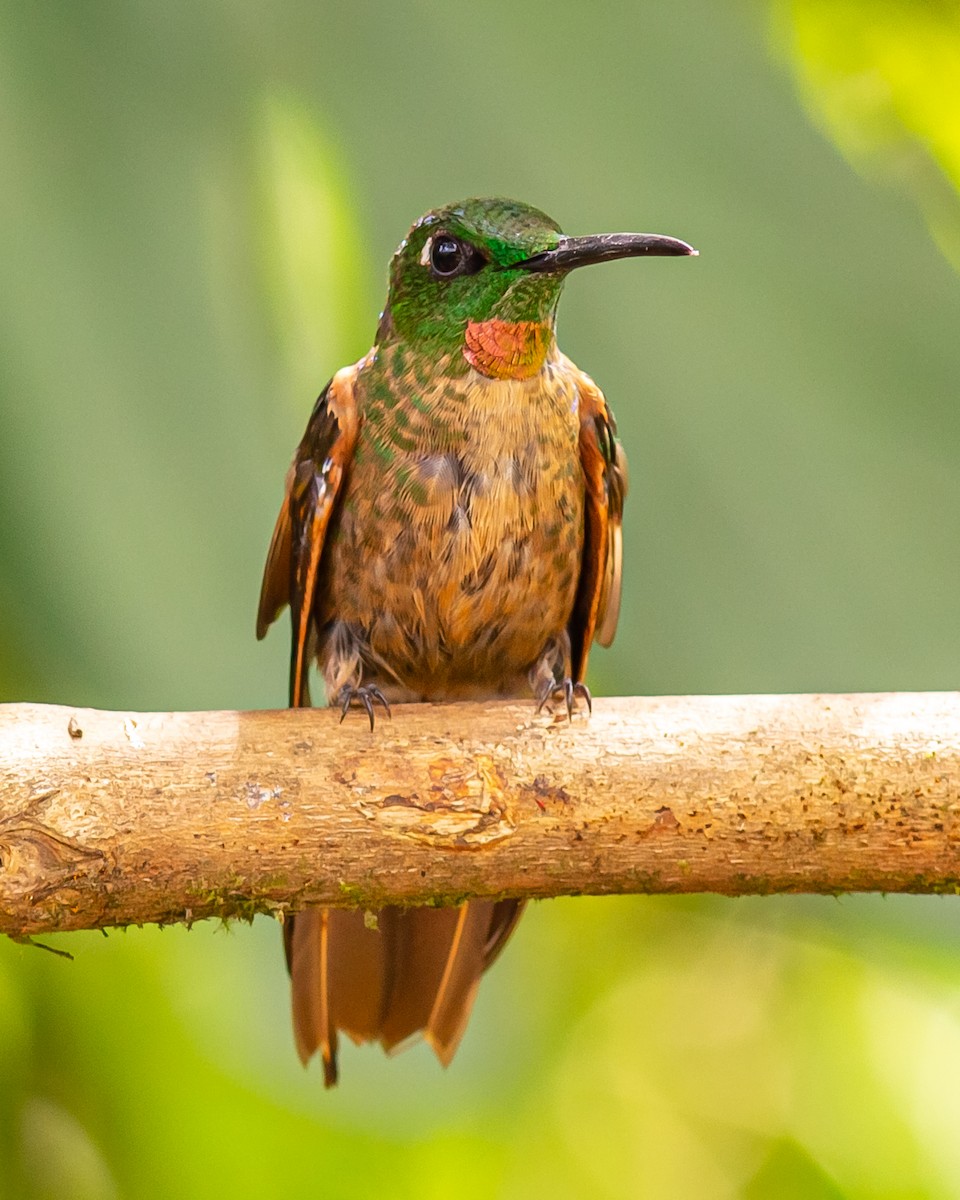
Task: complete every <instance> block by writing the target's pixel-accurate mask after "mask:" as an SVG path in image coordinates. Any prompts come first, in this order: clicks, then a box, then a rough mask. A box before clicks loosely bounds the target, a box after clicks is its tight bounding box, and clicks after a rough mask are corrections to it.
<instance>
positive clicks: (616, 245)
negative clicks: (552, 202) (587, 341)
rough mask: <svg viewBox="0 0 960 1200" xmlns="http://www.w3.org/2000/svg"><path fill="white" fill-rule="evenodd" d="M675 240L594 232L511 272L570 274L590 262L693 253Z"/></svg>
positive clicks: (523, 262)
mask: <svg viewBox="0 0 960 1200" xmlns="http://www.w3.org/2000/svg"><path fill="white" fill-rule="evenodd" d="M697 253H699V252H698V251H697V250H694V248H693V247H692V246H688V245H687V243H686V242H681V241H680V240H679V238H672V237H665V236H664V235H663V234H661V233H598V234H593V235H591V236H590V237H562V238H561V239H560V244H559V245H558V246H556V247H554V249H553V250H544V251H543V252H542V253H541V254H534V255H532V256H531V257H530V258H524V259H521V261H520V262H517V263H512V264H511V267H510V269H511V270H518V269H519V270H523V271H572V270H573V268H574V267H587V266H589V265H590V264H591V263H601V262H610V261H611V260H612V259H615V258H639V257H642V256H644V255H648V254H697Z"/></svg>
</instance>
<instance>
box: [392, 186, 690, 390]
mask: <svg viewBox="0 0 960 1200" xmlns="http://www.w3.org/2000/svg"><path fill="white" fill-rule="evenodd" d="M652 254H696V251H695V250H694V249H692V247H690V246H688V245H687V244H686V242H681V241H678V240H677V239H676V238H670V237H663V236H661V235H660V234H648V233H610V234H599V235H596V236H591V237H579V238H574V237H566V236H564V234H563V233H562V232H561V231H560V227H559V226H558V225H557V224H556V222H555V221H552V220H551V219H550V218H549V217H548V216H547V215H546V214H545V213H542V212H540V211H539V209H536V208H531V207H530V205H528V204H521V203H519V202H518V201H515V200H500V199H482V200H464V201H462V202H461V203H459V204H451V205H448V206H446V207H445V208H438V209H434V210H433V211H432V212H429V213H427V214H426V216H423V217H421V218H420V220H419V221H417V222H416V224H415V225H414V226H413V228H412V229H411V230H410V232H409V233H408V234H407V236H406V237H405V238H404V240H403V241H402V242H401V243H400V246H399V247H398V249H397V251H396V253H395V254H394V256H393V261H392V263H391V265H390V291H389V295H388V297H387V307H386V309H385V310H384V313H383V317H382V318H381V322H380V330H379V332H378V335H377V340H378V342H383V341H387V340H391V339H393V338H399V339H401V340H403V341H404V342H406V343H407V344H408V345H411V346H413V347H415V348H417V349H422V350H424V351H426V352H429V353H431V354H432V355H437V356H439V355H443V354H452V353H454V352H456V351H457V350H458V349H462V350H463V355H464V357H465V358H466V360H467V362H469V363H470V364H471V365H472V366H474V367H475V368H476V369H477V370H479V371H481V372H482V373H483V374H486V375H490V376H493V377H495V378H525V377H528V376H529V375H531V374H533V373H535V372H536V371H538V370H539V369H540V366H541V365H542V363H543V359H544V357H545V355H546V353H547V350H548V349H549V345H550V342H551V341H552V337H553V327H554V319H555V315H556V309H557V301H558V300H559V298H560V290H561V288H562V287H563V281H564V279H565V278H566V276H567V274H568V272H570V271H572V270H573V269H574V268H575V267H581V266H586V265H588V264H589V263H597V262H606V261H608V260H610V259H614V258H630V257H634V256H640V255H652Z"/></svg>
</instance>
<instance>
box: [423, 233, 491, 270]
mask: <svg viewBox="0 0 960 1200" xmlns="http://www.w3.org/2000/svg"><path fill="white" fill-rule="evenodd" d="M485 262H486V259H485V258H484V257H483V255H482V254H481V253H480V251H479V250H478V249H477V248H476V247H475V246H471V245H470V243H469V242H461V241H460V239H459V238H455V237H453V236H452V234H449V233H439V234H437V236H436V237H435V238H434V239H433V241H432V242H431V243H430V270H431V271H432V272H433V274H434V275H435V276H436V277H437V278H438V279H452V278H453V277H454V276H455V275H475V274H476V272H477V271H479V270H480V268H481V267H482V266H483V265H484V263H485Z"/></svg>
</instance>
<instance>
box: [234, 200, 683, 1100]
mask: <svg viewBox="0 0 960 1200" xmlns="http://www.w3.org/2000/svg"><path fill="white" fill-rule="evenodd" d="M696 253H697V251H696V250H694V249H693V248H692V247H691V246H689V245H687V243H686V242H682V241H679V240H678V239H676V238H672V237H665V236H662V235H659V234H646V233H613V234H600V235H597V236H590V237H567V236H565V235H564V234H563V233H562V232H561V230H560V227H559V226H558V225H557V224H556V222H554V221H553V220H551V219H550V218H549V217H548V216H546V215H545V214H544V213H542V212H540V211H539V210H538V209H536V208H532V207H530V206H529V205H527V204H522V203H519V202H517V201H512V200H504V199H471V200H465V201H462V202H460V203H457V204H451V205H448V206H446V207H443V208H437V209H434V210H433V211H431V212H428V213H427V214H426V215H425V216H423V217H421V218H420V219H419V220H418V221H417V222H416V223H415V224H414V225H413V227H412V228H411V229H410V231H409V233H408V234H407V236H406V237H405V238H404V239H403V241H402V242H401V243H400V246H399V248H398V249H397V251H396V253H395V254H394V256H393V259H392V261H391V264H390V273H389V292H388V296H387V303H386V307H385V308H384V310H383V312H382V314H381V316H380V321H379V325H378V327H377V332H376V337H375V340H374V344H373V347H372V349H371V350H370V351H369V352H368V353H367V354H365V355H364V357H363V358H361V359H360V360H359V362H356V363H354V364H353V365H352V366H348V367H344V368H343V369H342V370H340V371H338V372H337V373H336V374H335V375H334V376H333V378H332V379H331V380H330V382H329V383H328V384H327V386H326V387H325V388H324V389H323V391H322V392H321V393H320V397H319V399H318V400H317V402H316V404H315V405H314V407H313V411H312V413H311V415H310V419H309V421H308V423H307V428H306V432H305V433H304V435H303V439H302V440H301V442H300V444H299V446H298V447H297V450H296V452H295V454H294V457H293V463H292V465H291V467H290V469H289V471H288V473H287V478H286V489H285V497H284V501H283V504H282V507H281V509H280V515H279V516H278V518H277V522H276V526H275V529H274V532H273V538H272V540H271V543H270V549H269V552H268V555H267V563H266V568H265V571H264V577H263V585H262V589H261V594H260V606H259V612H258V616H257V637H258V638H262V637H263V636H264V635H265V634H266V631H267V628H268V626H269V625H270V624H271V623H272V622H273V621H274V620H276V618H277V617H278V616H279V614H280V613H281V612H282V611H283V609H284V608H285V607H286V606H287V605H289V607H290V612H291V621H292V646H291V659H290V705H291V706H292V707H303V706H308V705H309V704H310V692H309V686H308V671H309V668H310V666H311V665H312V664H313V663H314V662H316V664H317V666H318V668H319V671H320V674H321V676H322V678H323V682H324V685H325V689H326V697H327V701H328V703H329V704H331V705H336V706H338V707H339V708H340V710H341V720H343V718H344V717H345V716H346V715H347V713H348V712H350V711H351V710H352V709H357V710H359V711H360V712H361V715H363V714H365V715H366V717H367V718H368V720H369V723H370V729H371V732H372V731H373V728H374V717H375V711H376V710H382V711H383V712H384V713H385V714H387V715H389V714H390V705H391V704H396V703H404V702H413V701H444V700H464V699H490V698H494V697H513V698H517V697H522V696H524V695H530V694H531V693H532V697H533V700H534V702H535V703H536V704H537V705H538V706H539V707H541V708H542V707H543V706H544V705H551V706H552V705H553V704H559V705H561V706H562V707H564V708H565V709H566V714H567V716H568V717H570V718H572V715H573V713H574V710H575V709H576V708H578V707H579V704H580V701H582V702H583V704H584V705H586V707H587V709H590V708H591V707H592V705H591V696H590V692H589V691H588V689H587V686H586V684H585V683H584V675H585V673H586V669H587V658H588V655H589V652H590V646H591V643H592V642H593V641H594V640H597V641H598V642H600V644H601V645H605V646H606V645H609V644H610V642H611V641H612V640H613V636H614V633H615V631H616V626H617V618H618V614H619V610H620V591H621V566H622V535H621V521H622V515H623V502H624V496H625V494H626V490H627V468H626V459H625V457H624V454H623V450H622V449H621V446H620V443H619V442H618V440H617V436H616V424H615V422H614V418H613V414H612V413H611V411H610V408H609V407H608V405H607V402H606V400H605V399H604V396H603V393H602V392H601V391H600V389H599V388H598V387H597V385H596V384H595V383H594V382H593V380H592V379H591V378H590V377H589V376H588V375H586V374H585V373H584V372H583V371H581V370H580V369H579V368H578V367H577V366H575V365H574V363H572V362H571V361H570V359H568V358H567V357H566V356H565V355H564V354H562V353H561V351H560V350H559V349H558V347H557V343H556V337H555V322H556V311H557V303H558V301H559V298H560V292H561V289H562V287H563V283H564V280H565V279H566V277H567V275H568V274H569V273H570V272H571V271H572V270H574V269H576V268H578V267H583V266H587V265H588V264H591V263H601V262H609V261H611V260H613V259H618V258H630V257H644V256H647V255H689V254H696ZM522 908H523V903H522V901H519V900H513V899H506V900H498V901H492V900H471V901H469V902H468V903H466V904H463V905H460V906H459V907H451V908H399V907H387V908H383V909H381V910H380V911H379V912H378V913H376V914H375V920H371V919H370V917H369V914H364V913H362V912H360V911H348V910H340V909H326V908H312V909H306V910H305V911H303V912H298V913H297V914H296V915H295V916H293V917H288V919H287V920H286V921H285V923H284V943H285V951H286V960H287V966H288V969H289V972H290V976H291V992H292V1008H293V1027H294V1036H295V1040H296V1045H297V1050H298V1053H299V1055H300V1058H301V1060H302V1061H303V1063H304V1065H306V1064H307V1062H308V1061H309V1060H310V1058H311V1057H312V1056H313V1054H314V1053H315V1052H316V1051H317V1050H319V1051H320V1055H321V1058H322V1061H323V1072H324V1082H325V1084H326V1086H327V1087H330V1086H332V1085H333V1084H335V1083H336V1081H337V1049H338V1033H340V1032H343V1033H345V1034H347V1036H349V1037H350V1038H351V1039H352V1040H353V1041H355V1042H358V1043H359V1042H367V1041H379V1042H380V1043H381V1045H382V1046H383V1048H384V1049H385V1050H387V1051H388V1052H389V1051H392V1050H394V1049H396V1048H401V1047H402V1046H404V1045H405V1044H407V1043H408V1042H409V1041H411V1040H412V1039H413V1038H414V1037H415V1036H416V1035H422V1036H423V1037H424V1038H425V1039H426V1041H427V1042H428V1043H429V1044H430V1046H431V1047H432V1048H433V1050H434V1051H435V1053H436V1055H437V1057H438V1058H439V1059H440V1061H441V1063H443V1065H444V1066H446V1065H447V1064H448V1063H449V1062H450V1060H451V1059H452V1057H453V1055H454V1052H455V1051H456V1048H457V1046H458V1044H459V1042H460V1039H461V1037H462V1036H463V1033H464V1030H465V1028H466V1024H467V1020H468V1018H469V1015H470V1010H471V1007H472V1005H473V1001H474V998H475V996H476V992H477V988H478V986H479V982H480V977H481V975H482V974H483V972H484V971H485V970H486V969H487V968H488V967H489V966H490V965H491V963H492V962H493V961H494V959H495V958H496V957H497V955H498V954H499V952H500V951H501V950H502V948H503V946H504V943H505V942H506V940H507V938H508V937H509V936H510V934H511V932H512V931H513V929H514V927H515V926H516V923H517V921H518V919H519V917H520V914H521V911H522Z"/></svg>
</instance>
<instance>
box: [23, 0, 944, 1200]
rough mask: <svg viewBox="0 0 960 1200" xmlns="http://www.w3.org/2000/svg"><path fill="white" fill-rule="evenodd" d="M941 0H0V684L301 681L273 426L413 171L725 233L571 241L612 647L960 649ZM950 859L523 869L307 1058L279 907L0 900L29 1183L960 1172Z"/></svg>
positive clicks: (852, 1192)
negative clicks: (600, 250)
mask: <svg viewBox="0 0 960 1200" xmlns="http://www.w3.org/2000/svg"><path fill="white" fill-rule="evenodd" d="M958 131H960V16H958V8H957V5H956V4H954V3H947V2H945V0H940V2H936V0H926V2H923V0H899V2H883V0H876V2H874V3H870V4H867V3H859V2H852V0H851V2H848V3H842V2H839V0H837V2H833V0H831V2H829V3H828V2H826V0H796V3H792V4H791V3H775V4H765V3H762V2H761V0H751V2H748V0H740V2H737V0H728V2H727V3H719V4H718V3H716V2H715V0H647V2H646V3H643V4H635V5H622V4H610V5H598V4H597V5H594V4H591V5H587V4H584V3H581V2H579V0H550V2H549V3H547V2H546V0H532V2H529V3H526V4H523V5H518V4H516V3H507V2H506V0H494V2H493V3H490V4H487V5H483V6H479V5H476V4H470V3H465V2H463V0H454V2H447V3H440V2H439V0H418V2H397V3H395V4H392V5H374V4H370V3H363V2H362V0H360V2H358V3H356V4H354V5H347V4H343V3H339V4H336V3H331V2H330V0H284V2H283V3H280V4H276V5H263V4H257V3H254V2H253V0H230V3H226V2H225V0H208V2H207V3H205V4H202V5H198V4H188V3H185V2H183V0H180V2H168V3H165V4H162V5H161V4H156V3H148V2H146V0H86V3H84V4H68V3H63V2H53V0H50V2H48V3H43V4H41V3H36V2H35V3H24V0H0V164H2V166H0V614H2V620H0V698H2V699H4V700H11V701H13V700H21V699H23V700H26V699H29V700H43V701H52V702H62V703H70V704H77V705H86V704H89V705H98V706H102V707H111V708H122V707H131V708H140V709H151V708H159V709H165V708H180V709H185V708H205V707H225V708H232V707H270V706H278V705H281V704H282V703H283V702H284V696H285V675H286V661H285V660H286V631H285V630H284V631H283V632H280V631H274V633H273V634H272V636H271V637H270V638H269V639H268V641H267V642H266V644H265V645H258V644H257V643H256V642H255V641H254V639H253V615H254V608H255V604H256V598H257V592H258V587H259V577H260V569H261V565H262V561H263V556H264V553H265V549H266V544H267V541H268V539H269V535H270V531H271V528H272V524H273V519H274V516H275V512H276V508H277V505H278V502H279V499H280V492H281V486H282V479H283V475H284V471H285V469H286V465H287V462H288V459H289V455H290V452H291V450H292V448H293V446H294V444H295V442H296V441H297V439H298V438H299V436H300V433H301V431H302V428H303V425H304V423H305V419H306V416H307V414H308V412H309V409H310V406H311V403H312V401H313V399H314V397H315V395H316V393H317V392H318V391H319V389H320V387H321V386H322V385H323V383H324V382H325V380H326V379H327V378H328V376H329V375H330V374H331V373H332V372H333V370H335V369H336V368H337V367H339V366H340V365H342V364H344V363H346V362H348V361H351V360H353V359H355V358H356V357H358V356H359V355H360V354H361V353H363V351H364V350H365V349H366V348H367V346H368V345H369V342H370V340H371V337H372V334H373V330H374V326H375V321H376V315H377V313H378V311H379V308H380V306H381V304H382V302H383V292H384V286H383V280H384V276H385V266H386V263H387V259H388V257H389V255H390V253H391V251H392V250H393V248H394V246H395V244H396V243H397V241H398V240H399V239H400V237H401V236H402V235H403V233H404V232H405V230H406V228H407V226H408V225H409V223H410V222H411V221H412V220H413V219H414V218H415V217H416V216H418V215H419V214H420V213H421V212H423V211H425V210H426V209H428V208H430V207H433V206H435V205H436V204H439V203H443V202H446V201H449V200H452V199H459V198H462V197H464V196H467V195H474V194H505V195H508V196H515V197H518V198H521V199H524V200H527V201H529V202H531V203H534V204H536V205H538V206H540V207H542V208H544V209H545V210H546V211H547V212H549V213H550V214H551V215H553V216H555V217H556V218H557V219H558V220H559V221H560V222H561V223H562V224H563V226H564V228H565V229H567V230H568V231H570V232H573V233H586V232H597V231H605V230H616V229H622V228H627V229H634V228H639V229H649V230H654V231H658V232H664V233H671V234H674V235H677V236H679V237H682V238H685V239H687V240H689V241H691V242H693V243H694V244H695V245H697V246H698V247H699V248H700V250H701V257H700V258H699V259H698V260H696V261H676V260H674V261H671V260H653V261H650V262H641V263H637V262H633V263H620V264H616V265H611V266H609V267H605V268H603V269H597V270H594V271H588V272H583V273H582V274H578V275H577V276H576V277H574V278H573V279H572V280H571V281H570V284H569V285H568V288H567V293H566V296H565V298H564V300H563V303H562V306H561V341H562V345H563V347H564V349H565V350H566V352H567V353H568V354H570V355H571V356H572V357H573V358H574V359H575V360H576V361H577V362H578V363H579V364H580V365H581V366H583V367H584V368H585V369H586V370H588V371H589V372H591V373H592V374H593V375H594V376H595V378H596V379H597V380H598V382H599V383H600V384H601V386H602V387H603V388H604V389H605V391H606V393H607V395H608V397H609V398H610V400H611V402H612V404H613V407H614V409H615V411H616V413H617V416H618V419H619V423H620V429H621V433H622V436H623V441H624V443H625V445H626V449H627V452H628V455H629V458H630V464H631V480H632V492H631V495H630V500H629V507H628V512H627V523H626V544H627V560H626V572H627V576H626V596H625V602H624V615H623V618H622V622H621V630H620V635H619V638H618V641H617V645H616V649H615V650H614V651H613V652H612V653H609V652H608V653H603V652H600V651H598V652H596V653H595V656H594V661H593V664H592V667H593V673H592V680H591V681H592V683H593V685H594V689H595V691H596V692H599V693H601V694H602V693H604V692H607V693H611V692H620V693H650V694H656V693H695V692H748V691H774V692H786V691H795V690H800V691H804V690H824V691H827V690H838V691H846V690H860V689H863V690H867V689H881V690H888V689H914V688H916V689H923V688H932V689H936V688H953V687H956V686H957V681H958V679H960V640H958V636H957V602H958V592H960V554H958V553H957V546H958V543H960V503H958V492H957V459H958V453H960V408H958V405H957V402H956V401H957V385H958V381H960V336H958V330H960V276H958V274H957V268H958V267H960V201H958V188H960V132H958ZM958 904H960V902H958V901H956V900H955V899H944V900H938V899H935V898H911V897H903V898H891V899H887V900H883V899H881V898H879V897H848V898H842V899H839V900H832V899H825V898H820V899H813V898H803V897H794V898H770V899H751V900H740V901H729V900H719V899H716V898H710V897H693V898H673V899H665V898H643V897H639V898H624V899H616V900H614V899H608V900H577V901H572V900H565V901H556V902H552V903H549V904H540V905H537V906H535V907H534V908H533V909H532V910H531V911H530V912H529V913H528V915H527V917H526V918H525V920H524V922H523V923H522V925H521V927H520V929H519V932H518V934H517V935H516V937H515V939H514V941H513V944H512V945H511V946H510V948H509V951H508V953H507V954H505V955H504V958H503V959H502V960H501V962H500V963H499V964H498V966H497V968H496V969H495V970H494V971H493V972H492V974H491V976H490V977H489V979H487V980H486V981H485V983H484V986H483V987H482V988H481V992H480V998H479V1001H478V1004H477V1007H476V1012H475V1016H474V1019H473V1022H472V1025H471V1028H470V1030H469V1033H468V1036H467V1038H466V1039H465V1042H464V1044H463V1047H462V1049H461V1051H460V1053H459V1055H458V1057H457V1060H456V1062H455V1063H454V1065H453V1067H452V1068H451V1069H450V1071H449V1072H446V1073H444V1072H442V1071H441V1070H440V1068H439V1067H438V1066H437V1065H436V1063H435V1062H434V1061H433V1059H432V1057H431V1056H430V1055H429V1053H428V1052H427V1051H426V1050H425V1049H424V1048H422V1047H420V1048H418V1049H416V1050H415V1051H413V1052H411V1053H409V1054H406V1055H403V1056H401V1057H400V1058H398V1059H397V1060H395V1061H392V1062H387V1061H385V1060H384V1059H383V1058H382V1056H381V1055H380V1053H379V1051H378V1050H375V1049H370V1048H366V1049H365V1050H354V1049H353V1048H347V1049H346V1050H345V1052H344V1054H343V1082H342V1085H341V1087H340V1088H339V1089H338V1090H337V1091H336V1092H334V1093H330V1094H325V1093H324V1091H323V1088H322V1086H321V1082H320V1078H319V1075H318V1071H317V1070H316V1067H314V1068H313V1069H312V1070H311V1071H310V1072H308V1073H304V1072H303V1071H302V1070H301V1068H300V1065H299V1063H298V1061H297V1059H296V1055H295V1053H294V1050H293V1045H292V1038H291V1034H290V1030H289V1025H288V1018H287V1003H288V1002H287V986H286V979H285V974H284V971H283V967H282V961H281V953H280V944H279V935H278V931H277V930H276V928H274V927H273V925H272V924H271V923H270V922H269V921H266V920H258V921H257V922H256V923H255V925H254V926H253V927H252V928H247V927H243V926H241V927H234V928H231V929H229V930H226V931H224V930H222V929H218V928H216V927H215V925H214V924H213V923H210V924H208V925H205V926H201V927H197V928H195V929H194V930H193V931H192V932H189V933H188V932H186V931H185V930H183V929H168V930H166V931H163V932H158V931H157V930H154V929H145V930H136V931H134V930H131V931H129V932H127V933H126V934H121V933H111V934H110V935H109V937H107V938H103V937H101V936H100V935H92V934H91V935H89V936H87V935H84V936H72V937H69V938H61V939H59V940H58V942H57V944H58V945H60V946H62V947H67V948H69V949H70V950H71V951H72V952H73V953H74V955H75V961H74V962H67V961H64V960H62V959H59V958H55V957H54V956H53V955H49V954H43V953H40V952H38V951H36V950H32V949H29V948H24V947H20V946H16V945H14V944H13V943H10V942H6V941H4V942H3V943H2V944H0V1200H8V1198H11V1197H15V1198H20V1197H25V1198H29V1200H40V1198H42V1200H47V1198H53V1197H68V1198H71V1200H72V1198H78V1200H101V1198H102V1200H107V1198H116V1197H131V1198H134V1197H136V1198H147V1200H149V1198H153V1197H156V1198H165V1197H171V1196H177V1197H181V1196H182V1197H200V1196H221V1195H224V1196H238V1197H239V1196H273V1195H276V1196H285V1197H286V1196H289V1197H301V1196H302V1197H307V1196H310V1197H313V1196H324V1197H334V1198H339V1197H360V1196H363V1197H366V1196H377V1197H380V1196H388V1197H401V1198H406V1197H410V1198H417V1200H431V1198H434V1197H437V1198H439V1197H468V1198H472V1197H477V1198H479V1197H503V1198H509V1200H513V1198H517V1200H520V1198H529V1197H539V1196H549V1197H560V1198H563V1197H581V1196H587V1197H593V1196H596V1197H601V1198H610V1200H617V1198H620V1197H624V1198H627V1197H629V1198H637V1197H642V1198H646V1197H658V1198H659V1197H688V1196H689V1197H698V1198H708V1200H712V1198H714V1197H718V1198H719V1197H741V1196H742V1197H747V1198H748V1200H759V1198H761V1197H768V1196H774V1197H788V1198H790V1197H831V1198H833V1197H841V1196H844V1197H878V1198H879V1197H893V1196H896V1197H902V1198H906V1197H911V1198H912V1197H937V1196H954V1195H957V1194H960V1136H958V1130H960V1090H958V1088H957V1086H956V1081H957V1079H958V1077H960V907H958Z"/></svg>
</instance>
